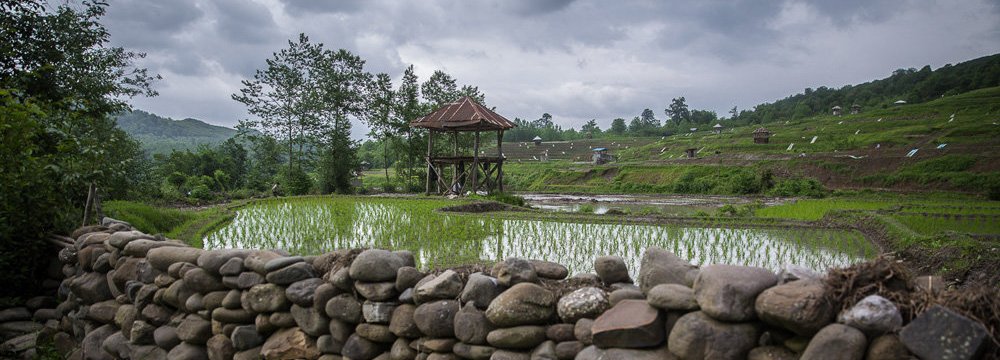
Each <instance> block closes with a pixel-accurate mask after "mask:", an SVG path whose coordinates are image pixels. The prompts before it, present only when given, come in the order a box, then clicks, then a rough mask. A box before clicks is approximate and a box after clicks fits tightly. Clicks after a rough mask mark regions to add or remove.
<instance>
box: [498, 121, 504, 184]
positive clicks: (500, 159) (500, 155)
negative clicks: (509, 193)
mask: <svg viewBox="0 0 1000 360" xmlns="http://www.w3.org/2000/svg"><path fill="white" fill-rule="evenodd" d="M497 191H499V192H501V193H502V192H503V130H497Z"/></svg>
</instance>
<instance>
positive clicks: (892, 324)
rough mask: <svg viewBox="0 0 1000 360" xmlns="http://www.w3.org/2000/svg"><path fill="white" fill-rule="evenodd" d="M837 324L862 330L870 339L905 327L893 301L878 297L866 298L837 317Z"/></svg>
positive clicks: (870, 296)
mask: <svg viewBox="0 0 1000 360" xmlns="http://www.w3.org/2000/svg"><path fill="white" fill-rule="evenodd" d="M837 322H839V323H841V324H844V325H847V326H850V327H853V328H855V329H858V330H861V332H863V333H865V335H867V336H868V337H876V336H878V335H882V334H885V333H887V332H893V331H896V330H898V329H899V328H900V327H902V326H903V316H902V315H900V313H899V309H898V308H896V304H893V303H892V301H889V300H888V299H886V298H884V297H881V296H878V295H869V296H866V297H865V298H864V299H861V301H858V303H857V304H854V306H852V307H851V308H850V309H847V310H844V311H842V312H841V313H840V315H838V316H837Z"/></svg>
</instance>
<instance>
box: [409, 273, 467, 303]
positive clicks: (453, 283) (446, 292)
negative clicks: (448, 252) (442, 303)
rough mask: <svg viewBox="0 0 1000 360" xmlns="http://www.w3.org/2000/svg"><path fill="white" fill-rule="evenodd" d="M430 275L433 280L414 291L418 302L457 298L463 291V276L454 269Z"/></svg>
mask: <svg viewBox="0 0 1000 360" xmlns="http://www.w3.org/2000/svg"><path fill="white" fill-rule="evenodd" d="M428 276H431V277H432V278H431V280H429V281H426V282H423V284H421V285H420V286H419V287H417V288H415V289H414V291H413V297H414V299H415V300H416V301H417V303H422V302H428V301H433V300H451V299H456V298H458V295H459V294H461V293H462V278H461V277H460V276H458V273H456V272H455V271H454V270H446V271H445V272H443V273H441V274H439V275H437V276H435V275H428Z"/></svg>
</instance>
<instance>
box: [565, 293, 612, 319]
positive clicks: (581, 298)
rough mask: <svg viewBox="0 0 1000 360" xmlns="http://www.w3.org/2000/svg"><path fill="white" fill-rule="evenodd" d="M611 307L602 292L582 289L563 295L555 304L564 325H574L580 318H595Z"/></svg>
mask: <svg viewBox="0 0 1000 360" xmlns="http://www.w3.org/2000/svg"><path fill="white" fill-rule="evenodd" d="M610 306H611V303H610V302H609V301H608V296H607V294H606V293H605V292H604V290H601V289H598V288H596V287H584V288H579V289H576V290H573V291H572V292H570V293H569V294H566V295H564V296H563V297H562V298H561V299H559V302H558V303H557V304H556V310H557V311H558V313H559V318H561V319H562V320H563V322H566V323H570V324H572V323H575V322H576V321H577V320H579V319H582V318H596V317H597V316H599V315H600V314H601V313H603V312H604V310H607V309H608V308H609V307H610Z"/></svg>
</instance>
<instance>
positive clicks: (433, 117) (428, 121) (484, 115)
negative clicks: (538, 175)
mask: <svg viewBox="0 0 1000 360" xmlns="http://www.w3.org/2000/svg"><path fill="white" fill-rule="evenodd" d="M410 126H412V127H420V128H425V129H430V130H437V131H496V130H507V129H511V128H513V127H515V126H517V125H515V124H514V123H512V122H510V120H507V118H505V117H503V116H501V115H500V114H497V113H495V112H493V110H490V109H487V108H486V107H485V106H482V105H480V104H479V103H476V101H475V100H472V98H470V97H468V96H466V97H463V98H461V99H459V100H458V101H456V102H453V103H450V104H447V105H445V106H442V107H441V108H440V109H437V110H436V111H434V112H432V113H430V114H427V115H424V116H423V117H420V118H418V119H416V120H413V121H411V122H410Z"/></svg>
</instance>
